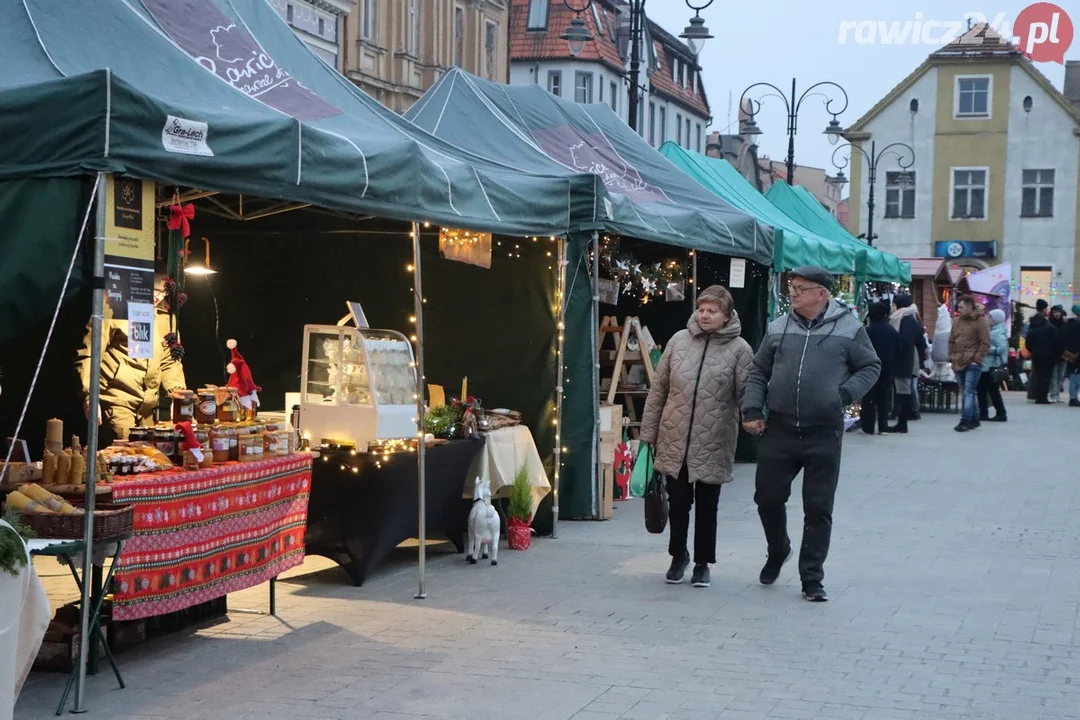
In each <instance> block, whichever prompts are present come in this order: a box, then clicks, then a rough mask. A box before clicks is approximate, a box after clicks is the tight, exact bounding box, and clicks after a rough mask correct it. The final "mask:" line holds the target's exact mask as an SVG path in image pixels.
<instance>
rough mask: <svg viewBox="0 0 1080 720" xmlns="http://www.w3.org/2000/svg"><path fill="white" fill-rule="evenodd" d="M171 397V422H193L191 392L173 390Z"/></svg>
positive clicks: (193, 412) (192, 395) (193, 399)
mask: <svg viewBox="0 0 1080 720" xmlns="http://www.w3.org/2000/svg"><path fill="white" fill-rule="evenodd" d="M172 395H173V399H172V401H173V402H172V421H173V422H174V423H181V422H191V421H192V420H194V419H195V393H194V392H192V391H191V390H174V391H173V393H172Z"/></svg>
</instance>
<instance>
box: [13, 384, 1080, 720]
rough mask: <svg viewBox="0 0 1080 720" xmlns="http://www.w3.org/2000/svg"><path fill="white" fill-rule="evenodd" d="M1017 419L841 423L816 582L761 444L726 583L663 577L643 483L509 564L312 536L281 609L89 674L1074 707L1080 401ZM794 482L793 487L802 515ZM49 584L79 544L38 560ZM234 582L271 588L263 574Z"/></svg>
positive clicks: (1021, 411)
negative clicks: (777, 506)
mask: <svg viewBox="0 0 1080 720" xmlns="http://www.w3.org/2000/svg"><path fill="white" fill-rule="evenodd" d="M1007 402H1008V403H1009V408H1010V409H1009V423H1008V424H1007V425H1002V426H994V425H991V426H984V427H983V428H981V429H980V430H978V431H977V432H973V433H967V434H964V435H959V434H956V433H953V432H952V430H951V428H952V426H953V425H954V424H955V421H956V418H955V416H951V415H933V414H927V415H924V419H923V420H921V421H919V422H916V423H913V424H912V426H911V428H912V430H911V433H910V434H908V435H906V436H887V437H869V436H863V435H861V434H850V435H848V436H846V437H845V441H844V464H843V468H842V472H841V478H840V485H839V489H838V492H837V499H836V509H835V513H834V531H833V538H832V547H831V550H830V556H829V560H828V563H827V564H826V573H827V576H826V578H825V584H826V586H827V587H828V589H829V594H830V596H831V601H830V602H829V603H824V604H820V605H815V604H810V603H806V602H805V601H803V600H802V599H801V598H800V596H799V582H798V577H797V563H795V562H792V563H789V564H788V565H787V566H785V568H784V571H783V573H782V574H781V577H780V580H779V581H778V582H777V584H776V585H774V586H772V587H767V588H766V587H761V586H760V585H758V583H757V581H756V578H757V573H758V570H760V567H761V563H762V561H763V560H764V542H763V539H762V535H761V528H760V524H759V522H758V518H757V513H756V509H755V507H754V504H753V470H754V468H753V467H752V466H746V465H740V466H738V467H737V469H736V480H735V482H733V483H732V484H730V485H728V486H726V487H725V488H724V492H723V494H722V498H721V503H720V522H719V532H718V546H717V559H718V561H719V562H718V563H717V564H716V566H715V567H714V569H713V587H711V588H709V589H708V590H700V589H691V588H690V587H689V586H687V585H685V584H684V585H680V586H669V585H667V584H665V583H664V582H663V577H662V575H663V572H664V570H665V569H666V567H667V564H668V558H667V554H666V539H665V538H663V537H659V536H654V535H650V534H648V533H646V532H645V531H644V528H643V527H642V525H643V523H642V521H641V517H642V510H641V504H640V500H631V501H629V502H626V503H622V502H617V503H616V504H615V507H616V513H615V518H614V519H613V520H611V521H609V522H599V523H596V522H582V523H577V522H563V523H560V526H559V538H558V539H557V540H553V539H544V538H537V539H536V541H535V542H534V543H533V546H532V549H530V550H529V551H528V552H525V553H519V552H513V553H511V552H509V551H507V552H506V553H505V560H504V561H503V562H500V564H499V566H498V567H496V568H491V567H473V566H469V565H467V564H465V563H463V562H462V561H461V557H460V556H458V555H455V554H452V553H447V552H442V551H438V552H436V551H435V550H433V551H432V553H431V554H430V555H429V559H428V578H427V590H428V593H429V597H428V599H427V600H425V601H417V600H415V599H413V596H414V594H415V591H416V582H417V575H416V568H415V550H399V551H398V552H396V553H395V554H394V555H393V556H392V557H391V558H390V560H389V561H388V562H387V563H386V564H385V565H384V566H383V567H381V568H379V569H377V570H376V571H375V572H373V573H372V575H371V576H370V577H369V579H368V582H367V583H366V584H365V585H364V586H363V587H361V588H356V587H353V586H351V585H350V584H348V582H347V580H346V577H345V575H344V573H342V572H341V571H340V569H338V568H336V567H335V566H333V564H332V563H330V562H328V561H326V560H323V559H320V558H309V559H308V560H307V561H306V562H305V563H304V565H303V567H301V568H297V569H295V570H293V571H291V572H289V573H288V574H287V575H286V576H285V577H284V578H283V579H282V581H281V582H280V583H279V584H278V610H279V615H280V617H279V618H272V617H268V616H261V615H249V614H240V613H236V612H233V613H231V615H230V617H229V621H228V622H226V623H223V624H220V625H215V626H212V627H208V628H204V629H201V630H198V631H196V632H191V633H184V634H179V635H175V636H172V637H167V638H160V639H157V640H154V641H152V642H150V643H148V644H146V645H144V646H142V647H140V648H137V649H135V650H132V651H129V652H126V653H123V654H121V655H120V657H119V662H120V665H121V668H122V670H123V672H124V676H125V680H126V681H127V684H128V688H127V689H126V690H120V689H118V688H117V687H116V685H115V681H114V680H113V679H112V678H111V676H110V675H109V674H108V673H107V672H102V673H101V674H99V675H97V676H95V677H91V678H89V680H88V683H87V693H86V705H87V706H88V708H89V712H88V713H86V715H85V717H87V718H88V719H93V718H108V719H110V720H181V718H183V719H185V720H186V719H188V718H207V719H213V720H221V719H222V718H243V719H244V720H275V719H277V718H282V719H284V718H289V719H290V720H314V719H320V718H321V719H322V720H354V719H355V718H376V719H378V720H448V719H454V720H457V719H460V720H486V719H487V718H492V719H493V720H494V719H496V718H497V719H498V720H515V719H518V718H520V719H521V720H548V719H550V720H570V719H571V718H573V719H574V720H614V719H615V718H620V719H623V720H630V719H631V718H649V720H655V719H656V718H670V719H671V720H717V719H723V720H733V719H734V720H739V719H741V720H773V719H779V718H790V719H792V720H794V719H798V718H814V719H815V720H816V719H822V720H851V719H860V720H924V719H925V720H946V719H947V718H964V720H973V719H978V720H983V719H984V718H986V719H991V718H1002V720H1017V718H1023V719H1024V720H1029V719H1030V720H1036V719H1038V720H1043V719H1044V718H1045V719H1046V720H1051V719H1054V720H1059V719H1064V718H1070V719H1075V718H1076V717H1077V708H1080V680H1076V678H1077V677H1080V643H1078V637H1080V635H1078V634H1080V627H1078V622H1080V573H1077V572H1076V571H1075V568H1076V567H1077V562H1078V561H1080V557H1078V556H1080V549H1078V548H1080V526H1078V525H1077V522H1076V518H1078V517H1080V486H1078V485H1077V483H1076V478H1075V473H1069V472H1063V471H1062V468H1063V465H1062V463H1063V462H1064V461H1065V460H1064V458H1065V453H1064V450H1062V451H1061V452H1033V451H1032V448H1035V447H1052V448H1053V447H1056V448H1066V447H1069V445H1068V443H1070V442H1074V441H1073V440H1070V438H1075V437H1077V436H1078V434H1080V412H1077V411H1076V410H1075V409H1072V410H1070V409H1068V408H1065V407H1061V406H1051V407H1035V406H1033V405H1029V404H1027V403H1026V402H1024V399H1023V398H1022V397H1021V396H1019V395H1016V394H1014V395H1011V396H1009V397H1008V399H1007ZM799 505H800V493H799V491H798V486H797V485H796V489H795V492H793V494H792V501H791V503H790V505H789V510H790V512H789V523H790V527H791V530H790V531H791V535H792V538H793V539H794V540H796V542H797V539H798V537H799V531H800V526H801V518H800V512H801V511H800V507H799ZM37 566H38V568H39V572H40V573H41V574H42V575H43V576H44V579H45V582H46V584H47V586H48V588H49V590H50V597H51V598H52V599H53V600H54V602H66V601H68V600H71V599H73V598H74V596H75V592H74V589H73V584H72V583H71V581H70V577H69V576H68V575H66V572H67V571H66V570H65V569H64V568H62V567H60V566H58V565H57V564H56V563H50V562H45V561H38V562H37ZM229 604H230V606H231V607H234V608H264V607H265V606H266V588H265V586H264V587H262V588H254V589H251V590H248V591H244V592H241V593H236V594H235V595H233V596H231V597H230V599H229ZM64 680H65V678H64V676H62V675H59V674H47V673H33V674H32V675H31V677H30V679H29V681H28V683H27V685H26V687H25V688H24V690H23V693H22V696H21V697H20V699H19V702H18V705H17V706H16V712H15V717H16V718H17V719H18V720H48V719H49V718H53V717H54V716H53V714H52V713H53V708H54V707H55V704H56V701H57V699H58V698H59V694H60V692H61V690H62V687H63V682H64Z"/></svg>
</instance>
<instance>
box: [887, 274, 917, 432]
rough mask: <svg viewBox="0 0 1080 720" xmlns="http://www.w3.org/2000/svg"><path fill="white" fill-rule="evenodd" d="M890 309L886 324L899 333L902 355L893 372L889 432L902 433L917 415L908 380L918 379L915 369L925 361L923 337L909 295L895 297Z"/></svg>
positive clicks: (915, 309)
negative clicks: (893, 398) (893, 397)
mask: <svg viewBox="0 0 1080 720" xmlns="http://www.w3.org/2000/svg"><path fill="white" fill-rule="evenodd" d="M893 305H894V306H895V309H894V310H893V313H892V315H891V316H890V318H889V323H890V324H891V325H892V326H893V327H894V328H896V331H897V332H899V333H900V339H901V341H902V342H903V352H902V353H901V356H900V357H899V358H898V360H897V362H896V366H895V369H894V370H893V380H894V383H893V384H894V391H895V393H896V401H895V404H896V418H897V423H896V426H895V427H891V428H889V432H894V433H906V432H907V431H908V421H909V420H914V419H915V418H916V417H917V416H918V414H919V397H918V395H916V394H915V393H914V389H915V388H914V387H913V385H912V382H911V379H912V378H916V377H918V376H919V368H921V367H922V364H923V360H925V359H926V335H925V334H924V333H923V326H922V322H920V321H919V308H917V307H916V306H915V305H913V304H912V301H911V296H910V295H897V296H896V300H894V301H893Z"/></svg>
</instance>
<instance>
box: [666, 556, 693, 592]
mask: <svg viewBox="0 0 1080 720" xmlns="http://www.w3.org/2000/svg"><path fill="white" fill-rule="evenodd" d="M689 566H690V558H688V557H687V556H686V555H683V556H682V557H681V558H672V559H671V567H670V568H668V571H667V577H666V578H665V579H666V580H667V581H668V583H670V584H671V585H678V584H679V583H681V582H682V581H683V578H684V577H685V576H686V568H687V567H689Z"/></svg>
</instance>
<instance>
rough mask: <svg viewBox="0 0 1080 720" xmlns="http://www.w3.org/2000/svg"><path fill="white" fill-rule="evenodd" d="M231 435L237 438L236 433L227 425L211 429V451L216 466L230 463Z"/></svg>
mask: <svg viewBox="0 0 1080 720" xmlns="http://www.w3.org/2000/svg"><path fill="white" fill-rule="evenodd" d="M230 435H232V436H234V437H235V432H234V431H232V430H231V429H230V428H228V427H226V426H225V425H215V426H214V427H212V428H211V429H210V450H211V452H212V453H213V457H214V463H215V464H220V463H226V462H229V436H230Z"/></svg>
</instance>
